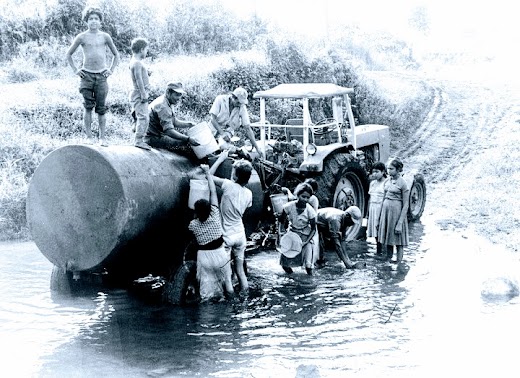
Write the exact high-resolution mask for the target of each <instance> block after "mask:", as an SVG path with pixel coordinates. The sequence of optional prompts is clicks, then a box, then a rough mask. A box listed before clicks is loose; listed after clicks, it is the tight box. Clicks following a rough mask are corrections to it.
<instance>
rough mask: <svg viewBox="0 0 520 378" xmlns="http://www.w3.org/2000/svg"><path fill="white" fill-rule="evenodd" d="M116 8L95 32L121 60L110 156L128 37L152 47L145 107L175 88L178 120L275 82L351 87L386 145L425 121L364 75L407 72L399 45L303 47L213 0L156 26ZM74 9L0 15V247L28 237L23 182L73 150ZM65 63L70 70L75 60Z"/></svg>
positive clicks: (119, 116)
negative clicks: (106, 36) (385, 132)
mask: <svg viewBox="0 0 520 378" xmlns="http://www.w3.org/2000/svg"><path fill="white" fill-rule="evenodd" d="M22 1H23V0H22ZM123 3H124V0H105V1H104V2H102V4H103V6H102V8H103V10H104V11H105V19H104V23H103V24H104V30H105V31H107V32H108V33H110V34H111V36H112V37H113V39H114V42H115V44H116V46H117V48H118V50H119V51H120V52H121V55H122V63H121V65H120V66H119V67H118V68H117V69H116V72H115V73H114V75H113V76H112V77H111V78H110V79H109V83H110V86H111V89H110V93H109V98H108V102H109V105H110V114H109V121H108V125H109V126H108V138H109V142H110V143H111V144H130V143H131V140H132V132H131V127H130V115H129V103H128V99H127V93H128V87H129V85H130V83H129V75H128V72H127V69H126V64H127V62H128V59H129V54H128V52H129V51H128V50H129V46H130V41H131V40H132V39H133V38H134V37H136V36H144V37H146V38H148V39H149V40H150V42H151V54H150V58H149V59H148V61H147V63H148V65H149V67H150V68H151V70H152V71H153V75H152V76H151V82H152V86H153V90H152V95H153V96H158V95H159V94H161V92H162V91H163V88H164V84H165V83H166V82H167V81H169V80H171V79H178V80H181V81H183V83H184V85H185V87H186V88H187V90H188V96H187V97H186V98H185V100H184V101H183V103H182V104H181V105H180V107H179V109H178V112H179V113H180V115H181V118H185V119H191V120H194V121H199V120H202V119H204V118H205V117H206V116H207V113H208V110H209V107H210V106H211V103H212V101H213V99H214V97H215V96H216V95H217V94H220V93H222V92H225V91H228V90H232V89H233V88H235V87H236V86H239V85H240V86H243V87H245V88H246V89H247V90H248V91H249V93H250V94H252V93H254V92H255V91H257V90H262V89H267V88H269V87H272V86H274V85H276V84H279V83H286V82H334V83H337V84H339V85H343V86H349V87H354V88H355V90H356V95H355V97H354V102H355V103H357V105H358V109H359V117H360V119H361V120H362V122H364V123H382V124H386V125H389V126H390V127H391V132H392V139H393V140H399V139H402V138H406V136H407V135H408V134H409V133H411V132H413V130H414V129H415V128H416V127H417V126H418V125H420V123H421V121H422V119H423V118H424V117H425V115H426V114H425V112H427V111H428V103H429V101H430V93H429V92H428V91H427V90H424V88H414V89H413V90H411V91H409V93H408V94H407V93H401V94H400V96H399V97H398V98H396V97H393V96H388V95H386V94H385V91H384V89H383V88H381V87H380V86H378V85H377V81H374V80H372V79H369V78H368V76H367V75H365V74H364V73H363V72H364V71H366V70H370V69H372V70H373V69H377V70H380V69H383V68H405V67H410V66H415V65H416V64H417V63H416V62H415V61H414V60H413V59H412V56H411V53H410V49H409V48H408V47H407V46H406V44H404V43H403V42H402V41H398V40H396V39H393V38H392V37H390V36H389V35H382V34H381V35H377V36H376V38H372V39H367V40H365V41H364V42H363V43H359V42H357V43H355V42H354V41H355V40H356V38H353V37H352V36H353V35H354V34H353V33H356V30H355V29H352V30H346V29H345V30H343V31H342V32H338V33H336V34H335V36H336V37H335V40H334V41H329V43H328V44H327V45H324V44H323V43H321V42H315V43H313V44H311V43H310V42H309V41H303V42H302V41H301V40H297V39H296V38H288V37H287V36H286V35H283V34H281V33H278V32H277V31H276V30H269V28H268V27H267V25H266V24H265V23H264V22H263V21H262V20H260V19H257V18H256V17H252V18H251V19H250V20H240V19H237V17H236V16H234V14H232V13H231V12H230V11H228V10H226V9H225V8H224V7H222V6H219V4H218V2H216V1H212V0H203V1H199V2H192V1H189V0H175V1H172V2H171V7H170V8H168V10H167V11H166V13H165V14H162V16H163V17H162V19H161V20H158V18H157V13H156V12H155V11H154V10H153V9H152V8H150V6H149V5H147V4H148V3H147V2H145V1H144V0H143V1H141V2H140V6H139V7H138V8H128V7H125V6H123ZM84 6H85V1H84V0H57V1H56V2H55V3H54V4H53V5H52V6H47V8H46V9H45V12H43V13H41V14H40V13H37V14H34V15H32V16H17V17H14V16H13V15H9V14H8V13H6V12H4V13H2V14H1V15H0V31H1V34H0V35H1V37H0V62H1V63H0V64H1V66H0V67H1V69H0V85H2V87H3V88H5V89H6V92H7V91H8V93H10V96H7V98H6V100H5V101H4V103H3V104H2V106H1V108H0V179H1V180H0V181H1V185H0V229H1V230H2V231H0V240H2V239H13V238H27V237H28V236H29V235H28V233H27V228H26V220H25V197H26V193H27V187H28V182H29V180H30V178H31V176H32V174H33V172H34V170H35V169H36V167H37V166H38V164H39V163H40V162H41V160H42V159H43V158H44V157H45V156H46V155H47V154H48V153H49V152H51V151H52V150H54V149H55V148H57V147H59V146H62V145H64V144H68V143H77V142H80V141H81V140H82V139H81V138H82V132H81V124H82V105H81V98H80V95H79V93H78V92H77V78H76V77H74V76H73V74H72V72H71V70H70V68H69V67H68V66H67V63H66V59H65V52H66V50H67V48H68V46H69V45H70V43H71V41H72V39H73V38H74V36H75V35H76V34H77V33H79V32H81V31H83V30H85V24H84V23H83V22H82V20H81V12H82V10H83V7H84ZM136 20H139V22H136ZM75 58H76V59H78V60H79V59H81V53H80V52H78V53H77V54H76V56H75ZM249 109H250V112H251V115H252V118H255V117H257V116H258V104H257V103H256V102H255V101H252V99H251V103H250V107H249ZM315 110H316V111H317V112H319V113H320V114H322V115H323V116H328V114H326V113H327V112H328V111H330V110H329V109H327V108H326V106H322V104H315ZM268 114H270V115H271V116H272V117H273V118H272V119H271V121H272V122H284V120H285V119H286V118H289V117H291V114H289V113H288V110H287V109H285V108H284V107H283V106H278V107H276V108H274V107H273V108H272V109H269V113H268ZM329 116H330V115H329ZM94 129H95V126H94Z"/></svg>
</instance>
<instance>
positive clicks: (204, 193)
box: [188, 179, 209, 210]
mask: <svg viewBox="0 0 520 378" xmlns="http://www.w3.org/2000/svg"><path fill="white" fill-rule="evenodd" d="M200 199H206V200H208V201H209V187H208V180H199V179H191V180H190V194H189V197H188V207H189V208H190V209H192V210H193V209H195V202H197V201H198V200H200Z"/></svg>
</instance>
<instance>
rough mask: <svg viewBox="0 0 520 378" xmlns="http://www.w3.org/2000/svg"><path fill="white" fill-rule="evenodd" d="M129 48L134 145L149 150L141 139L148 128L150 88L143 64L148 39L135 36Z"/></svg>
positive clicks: (146, 71)
mask: <svg viewBox="0 0 520 378" xmlns="http://www.w3.org/2000/svg"><path fill="white" fill-rule="evenodd" d="M131 49H132V59H131V60H130V74H131V76H132V84H133V90H132V92H131V93H130V103H131V105H132V110H133V111H134V112H135V117H136V127H135V141H134V146H136V147H139V148H142V149H145V150H150V146H149V145H148V144H146V143H145V142H144V140H143V138H144V136H145V134H146V130H147V129H148V91H149V90H150V82H149V80H148V70H147V69H146V67H145V65H144V64H143V60H144V59H145V58H146V54H147V53H148V41H147V40H146V39H144V38H136V39H134V40H133V41H132V44H131Z"/></svg>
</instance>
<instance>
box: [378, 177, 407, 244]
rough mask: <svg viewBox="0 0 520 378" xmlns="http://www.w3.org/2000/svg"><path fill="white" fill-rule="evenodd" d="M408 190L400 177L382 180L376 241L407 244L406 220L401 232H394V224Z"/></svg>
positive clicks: (397, 219) (405, 219)
mask: <svg viewBox="0 0 520 378" xmlns="http://www.w3.org/2000/svg"><path fill="white" fill-rule="evenodd" d="M409 193H410V190H409V189H408V186H407V185H406V182H405V181H404V179H403V178H402V177H398V178H397V180H395V181H394V180H393V179H392V178H391V177H389V178H387V179H386V180H385V182H384V199H383V204H382V207H381V216H380V217H379V230H378V232H377V238H378V242H379V243H381V244H386V245H402V246H407V245H408V220H407V218H406V215H405V217H404V220H403V226H402V229H401V233H400V234H398V233H396V232H395V226H396V225H397V222H398V221H399V217H400V216H401V210H402V208H403V201H404V200H406V201H407V200H408V196H409Z"/></svg>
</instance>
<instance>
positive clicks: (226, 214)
mask: <svg viewBox="0 0 520 378" xmlns="http://www.w3.org/2000/svg"><path fill="white" fill-rule="evenodd" d="M252 204H253V193H252V192H251V190H249V189H248V188H246V187H244V186H242V185H240V184H237V183H236V182H233V181H231V180H228V179H224V182H223V183H222V198H221V199H220V214H221V215H222V229H223V230H224V235H225V236H232V235H236V234H239V233H244V232H245V229H244V223H243V222H242V215H244V212H245V211H246V209H247V208H248V207H250V206H251V205H252Z"/></svg>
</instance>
